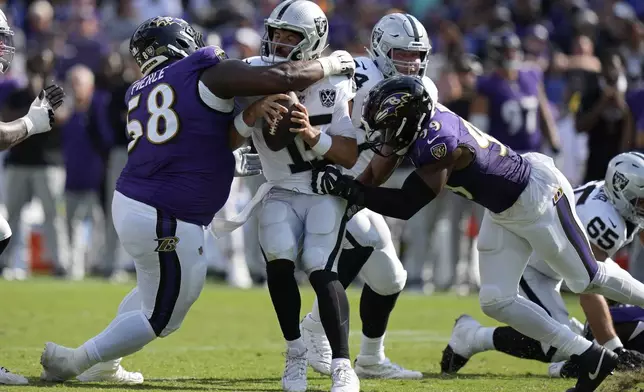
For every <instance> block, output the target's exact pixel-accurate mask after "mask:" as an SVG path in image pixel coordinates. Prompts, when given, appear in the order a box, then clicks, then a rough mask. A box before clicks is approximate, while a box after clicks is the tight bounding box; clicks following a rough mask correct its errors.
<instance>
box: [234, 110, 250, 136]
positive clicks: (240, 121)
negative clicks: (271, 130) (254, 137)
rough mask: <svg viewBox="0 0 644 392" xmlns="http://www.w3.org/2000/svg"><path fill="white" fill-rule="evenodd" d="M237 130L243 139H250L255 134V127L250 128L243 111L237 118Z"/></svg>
mask: <svg viewBox="0 0 644 392" xmlns="http://www.w3.org/2000/svg"><path fill="white" fill-rule="evenodd" d="M235 129H237V133H239V134H240V135H241V136H243V137H249V136H250V135H251V133H253V127H249V126H248V124H246V121H244V112H243V111H242V112H241V113H239V114H238V115H237V116H235Z"/></svg>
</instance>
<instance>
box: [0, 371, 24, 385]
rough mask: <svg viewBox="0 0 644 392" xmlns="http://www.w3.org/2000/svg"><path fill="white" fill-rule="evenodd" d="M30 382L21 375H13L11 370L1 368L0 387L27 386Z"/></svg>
mask: <svg viewBox="0 0 644 392" xmlns="http://www.w3.org/2000/svg"><path fill="white" fill-rule="evenodd" d="M27 384H29V381H27V379H26V378H24V377H23V376H21V375H20V374H16V373H11V372H10V371H9V369H7V368H3V367H0V385H27Z"/></svg>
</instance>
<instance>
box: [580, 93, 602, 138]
mask: <svg viewBox="0 0 644 392" xmlns="http://www.w3.org/2000/svg"><path fill="white" fill-rule="evenodd" d="M606 104H607V100H606V99H604V98H600V100H599V102H597V103H596V104H595V105H594V106H593V107H592V109H590V110H588V111H579V113H577V118H576V119H575V127H576V128H577V132H590V130H591V129H592V128H593V126H594V125H595V124H596V123H597V120H599V116H600V115H601V113H602V112H603V111H604V109H605V108H606Z"/></svg>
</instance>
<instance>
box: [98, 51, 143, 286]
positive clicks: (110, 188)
mask: <svg viewBox="0 0 644 392" xmlns="http://www.w3.org/2000/svg"><path fill="white" fill-rule="evenodd" d="M124 46H125V48H127V45H124ZM125 48H123V49H122V50H121V52H125V53H127V50H124V49H125ZM121 52H114V53H112V54H111V55H110V56H109V57H108V58H107V60H106V62H105V66H104V69H103V70H104V76H103V78H104V79H105V81H106V83H107V91H108V93H109V103H108V104H107V115H108V121H109V131H110V132H111V140H112V142H111V148H110V150H109V157H108V160H107V169H106V181H105V183H106V185H105V198H104V199H105V200H104V202H103V204H104V210H105V217H106V228H105V254H104V257H103V265H102V269H103V270H102V271H101V274H102V275H103V276H105V277H115V278H117V277H118V276H121V275H122V273H121V272H122V271H121V267H122V263H120V262H119V260H118V257H117V255H118V254H119V252H117V251H118V250H119V248H120V246H121V245H120V243H119V240H118V236H117V234H116V230H115V229H114V224H113V222H112V197H113V196H114V190H115V188H116V180H117V179H118V177H119V176H120V174H121V171H122V170H123V168H124V167H125V163H126V162H127V152H128V150H127V147H128V143H129V140H128V136H127V132H126V119H127V107H126V106H125V105H124V104H123V102H124V99H125V94H126V92H127V89H128V88H129V86H130V84H131V83H133V82H134V81H135V80H137V79H138V78H139V77H140V76H141V74H140V70H139V67H138V66H137V65H136V64H135V63H134V62H133V61H132V59H131V57H130V55H129V53H127V54H126V55H124V54H123V53H121ZM126 56H127V57H126Z"/></svg>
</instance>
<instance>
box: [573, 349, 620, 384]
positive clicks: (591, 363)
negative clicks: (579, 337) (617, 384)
mask: <svg viewBox="0 0 644 392" xmlns="http://www.w3.org/2000/svg"><path fill="white" fill-rule="evenodd" d="M570 359H571V360H572V361H573V362H578V363H579V378H578V379H577V385H575V387H574V388H572V389H569V390H568V391H569V392H592V391H594V390H595V389H597V387H598V386H599V384H601V383H602V381H604V379H605V378H606V377H608V375H609V374H612V373H613V369H615V367H616V366H617V361H618V359H617V354H615V353H614V352H612V351H610V350H607V349H606V348H604V347H602V346H600V345H598V344H597V343H593V345H592V346H590V348H589V349H588V350H586V351H584V353H583V354H581V355H573V356H571V357H570Z"/></svg>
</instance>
